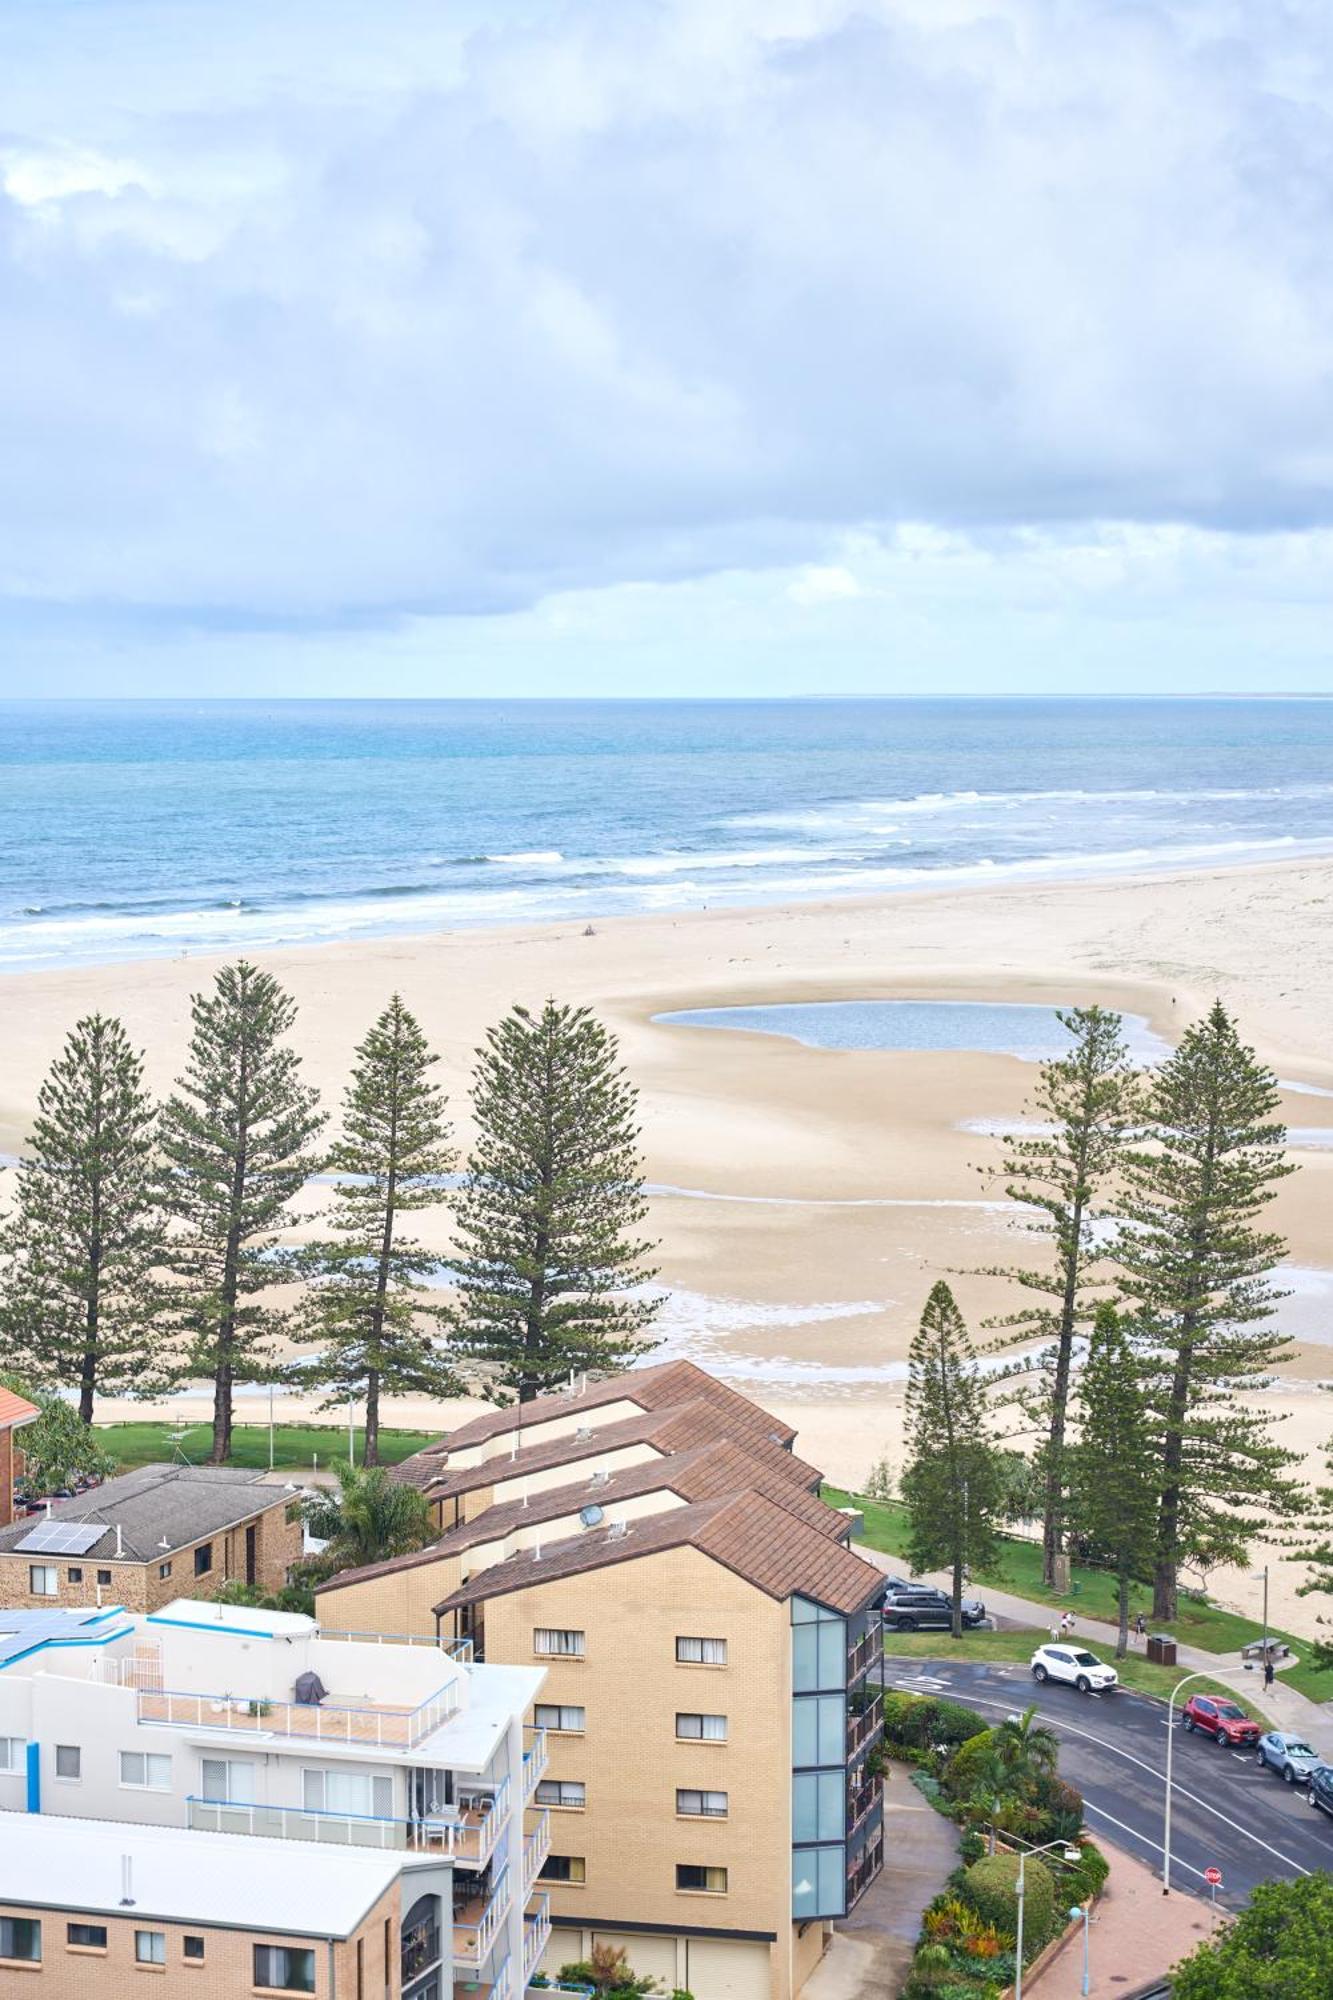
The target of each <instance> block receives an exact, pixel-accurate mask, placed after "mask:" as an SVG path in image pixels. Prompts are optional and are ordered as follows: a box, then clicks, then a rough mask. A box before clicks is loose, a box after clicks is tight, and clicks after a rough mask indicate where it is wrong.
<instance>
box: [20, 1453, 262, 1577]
mask: <svg viewBox="0 0 1333 2000" xmlns="http://www.w3.org/2000/svg"><path fill="white" fill-rule="evenodd" d="M300 1553H301V1523H300V1518H299V1512H298V1509H297V1507H296V1504H295V1500H294V1496H293V1495H292V1494H290V1493H288V1492H285V1491H284V1490H283V1488H282V1487H280V1486H270V1485H265V1484H264V1483H263V1481H262V1479H261V1476H260V1475H259V1474H258V1473H256V1472H247V1471H243V1470H240V1469H238V1468H235V1467H231V1466H206V1465H194V1466H187V1465H146V1466H143V1467H141V1468H140V1469H139V1470H138V1471H137V1472H126V1473H122V1474H121V1475H120V1477H119V1478H116V1479H109V1480H107V1481H106V1482H105V1484H103V1485H101V1486H98V1487H94V1488H93V1489H91V1490H90V1491H89V1492H87V1493H82V1494H80V1495H79V1496H78V1497H77V1498H76V1499H73V1500H61V1501H57V1502H56V1503H55V1504H54V1505H53V1506H52V1508H51V1510H50V1513H49V1515H46V1514H36V1515H29V1516H28V1517H27V1518H26V1519H24V1520H20V1521H14V1522H12V1523H11V1524H10V1525H9V1526H8V1527H5V1528H2V1529H0V1605H3V1606H5V1607H6V1608H11V1609H12V1608H14V1607H38V1606H47V1607H50V1608H53V1609H54V1608H58V1607H60V1606H64V1605H73V1606H82V1605H89V1604H96V1603H99V1602H105V1603H109V1604H120V1605H123V1606H124V1607H125V1608H126V1610H129V1611H155V1610H157V1609H158V1608H159V1606H161V1605H163V1604H169V1603H170V1602H171V1601H172V1600H173V1599H174V1598H177V1597H180V1596H183V1595H187V1596H190V1597H213V1596H215V1595H216V1594H217V1591H218V1590H219V1588H220V1587H221V1585H222V1584H223V1583H225V1582H227V1581H228V1580H231V1579H235V1580H238V1581H240V1582H243V1583H255V1584H258V1585H259V1586H260V1588H261V1589H264V1590H277V1589H280V1588H281V1586H282V1585H283V1584H284V1583H285V1582H286V1580H287V1574H288V1571H289V1570H290V1568H291V1566H292V1564H293V1563H294V1562H295V1561H296V1560H297V1558H298V1557H299V1555H300Z"/></svg>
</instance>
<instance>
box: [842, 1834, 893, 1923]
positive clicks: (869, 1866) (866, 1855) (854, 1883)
mask: <svg viewBox="0 0 1333 2000" xmlns="http://www.w3.org/2000/svg"><path fill="white" fill-rule="evenodd" d="M883 1866H884V1831H883V1828H881V1829H880V1831H879V1832H878V1833H877V1834H876V1836H875V1838H874V1839H873V1840H871V1841H869V1842H868V1843H867V1845H866V1847H865V1850H864V1852H863V1853H861V1854H860V1855H858V1857H857V1859H856V1860H855V1861H854V1862H853V1863H852V1866H851V1867H850V1868H849V1869H848V1870H847V1908H848V1911H849V1912H850V1910H851V1907H852V1904H853V1903H854V1902H855V1901H856V1899H857V1897H858V1896H861V1895H864V1893H865V1891H866V1890H867V1889H868V1888H869V1887H870V1884H871V1883H872V1882H873V1881H874V1879H875V1877H876V1876H877V1875H878V1874H879V1871H880V1869H881V1868H882V1867H883Z"/></svg>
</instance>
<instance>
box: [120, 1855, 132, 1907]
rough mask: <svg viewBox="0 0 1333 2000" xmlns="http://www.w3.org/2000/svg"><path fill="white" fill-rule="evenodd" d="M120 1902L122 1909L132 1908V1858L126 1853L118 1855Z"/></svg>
mask: <svg viewBox="0 0 1333 2000" xmlns="http://www.w3.org/2000/svg"><path fill="white" fill-rule="evenodd" d="M120 1902H121V1908H122V1909H129V1908H132V1907H133V1904H134V1860H133V1857H132V1856H131V1855H128V1854H122V1855H121V1857H120Z"/></svg>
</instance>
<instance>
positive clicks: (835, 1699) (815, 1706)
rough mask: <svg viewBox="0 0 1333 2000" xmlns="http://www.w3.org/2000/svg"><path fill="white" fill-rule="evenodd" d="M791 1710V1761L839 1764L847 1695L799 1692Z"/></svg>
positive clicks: (843, 1746) (844, 1740)
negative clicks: (804, 1693)
mask: <svg viewBox="0 0 1333 2000" xmlns="http://www.w3.org/2000/svg"><path fill="white" fill-rule="evenodd" d="M791 1710H792V1713H791V1741H792V1750H791V1760H792V1763H793V1764H795V1765H797V1766H798V1767H800V1766H802V1765H809V1764H838V1765H841V1764H842V1763H843V1762H844V1761H845V1759H846V1756H847V1708H846V1697H845V1696H843V1695H840V1694H807V1695H798V1696H797V1697H796V1699H795V1701H793V1703H792V1705H791Z"/></svg>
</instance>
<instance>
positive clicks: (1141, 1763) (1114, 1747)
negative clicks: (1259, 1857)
mask: <svg viewBox="0 0 1333 2000" xmlns="http://www.w3.org/2000/svg"><path fill="white" fill-rule="evenodd" d="M955 1692H956V1690H955ZM967 1703H968V1705H969V1706H971V1707H974V1708H1000V1707H1001V1706H1002V1705H1003V1704H1002V1703H1000V1702H998V1701H986V1700H985V1699H984V1698H983V1697H981V1696H979V1695H971V1694H969V1695H968V1696H967ZM1044 1719H1045V1720H1046V1721H1048V1722H1049V1721H1055V1722H1057V1723H1058V1725H1059V1727H1060V1728H1062V1729H1067V1730H1068V1731H1069V1733H1070V1734H1071V1736H1083V1737H1086V1738H1087V1740H1088V1742H1089V1743H1095V1744H1097V1745H1098V1747H1099V1748H1100V1749H1102V1750H1109V1751H1110V1752H1111V1754H1112V1756H1114V1757H1123V1758H1124V1759H1125V1760H1126V1762H1127V1763H1130V1764H1137V1765H1138V1767H1139V1769H1140V1770H1141V1771H1146V1772H1147V1773H1148V1775H1149V1777H1151V1778H1157V1779H1160V1781H1161V1785H1162V1790H1163V1791H1165V1790H1166V1773H1165V1771H1159V1770H1158V1769H1157V1768H1156V1766H1155V1765H1153V1764H1149V1763H1148V1762H1147V1760H1146V1759H1145V1758H1143V1757H1136V1756H1135V1755H1134V1752H1133V1751H1132V1750H1124V1749H1122V1748H1121V1746H1120V1745H1119V1744H1118V1743H1108V1742H1107V1740H1106V1738H1105V1737H1104V1736H1097V1735H1094V1733H1093V1731H1092V1730H1091V1729H1080V1728H1079V1726H1078V1724H1077V1723H1076V1722H1065V1721H1064V1720H1063V1718H1062V1717H1053V1716H1049V1715H1048V1716H1047V1717H1045V1718H1044ZM1171 1783H1172V1790H1173V1791H1174V1792H1175V1794H1176V1796H1177V1798H1181V1799H1188V1800H1189V1802H1190V1804H1191V1805H1196V1806H1199V1807H1201V1808H1202V1810H1203V1811H1204V1812H1208V1813H1211V1814H1212V1815H1213V1818H1214V1819H1220V1820H1221V1822H1222V1824H1223V1825H1224V1826H1229V1827H1230V1828H1231V1829H1232V1831H1233V1832H1234V1833H1239V1834H1241V1835H1242V1836H1243V1838H1244V1839H1246V1840H1250V1841H1253V1843H1254V1845H1255V1846H1256V1847H1262V1848H1263V1850H1264V1853H1265V1854H1271V1855H1272V1856H1273V1857H1274V1859H1275V1860H1277V1861H1280V1862H1281V1863H1282V1865H1283V1867H1284V1868H1294V1869H1295V1870H1296V1872H1297V1874H1298V1875H1308V1874H1309V1873H1310V1870H1309V1869H1308V1868H1302V1866H1301V1864H1300V1862H1299V1861H1293V1860H1292V1858H1291V1856H1290V1855H1289V1854H1284V1853H1283V1852H1282V1850H1281V1848H1280V1847H1274V1846H1272V1845H1271V1843H1270V1842H1268V1841H1266V1840H1261V1839H1260V1837H1259V1835H1258V1834H1257V1833H1252V1832H1251V1831H1250V1829H1249V1827H1248V1826H1242V1824H1241V1822H1240V1821H1239V1820H1238V1819H1232V1817H1231V1815H1230V1814H1229V1813H1224V1812H1222V1811H1221V1810H1220V1808H1219V1807H1217V1806H1214V1805H1210V1804H1209V1803H1208V1801H1207V1799H1201V1798H1200V1797H1199V1796H1198V1794H1197V1793H1196V1792H1189V1791H1186V1789H1185V1787H1184V1786H1183V1785H1182V1784H1181V1782H1180V1780H1179V1779H1178V1778H1176V1777H1175V1776H1174V1775H1173V1777H1172V1781H1171ZM1085 1803H1086V1801H1085ZM1103 1817H1105V1815H1103Z"/></svg>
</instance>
